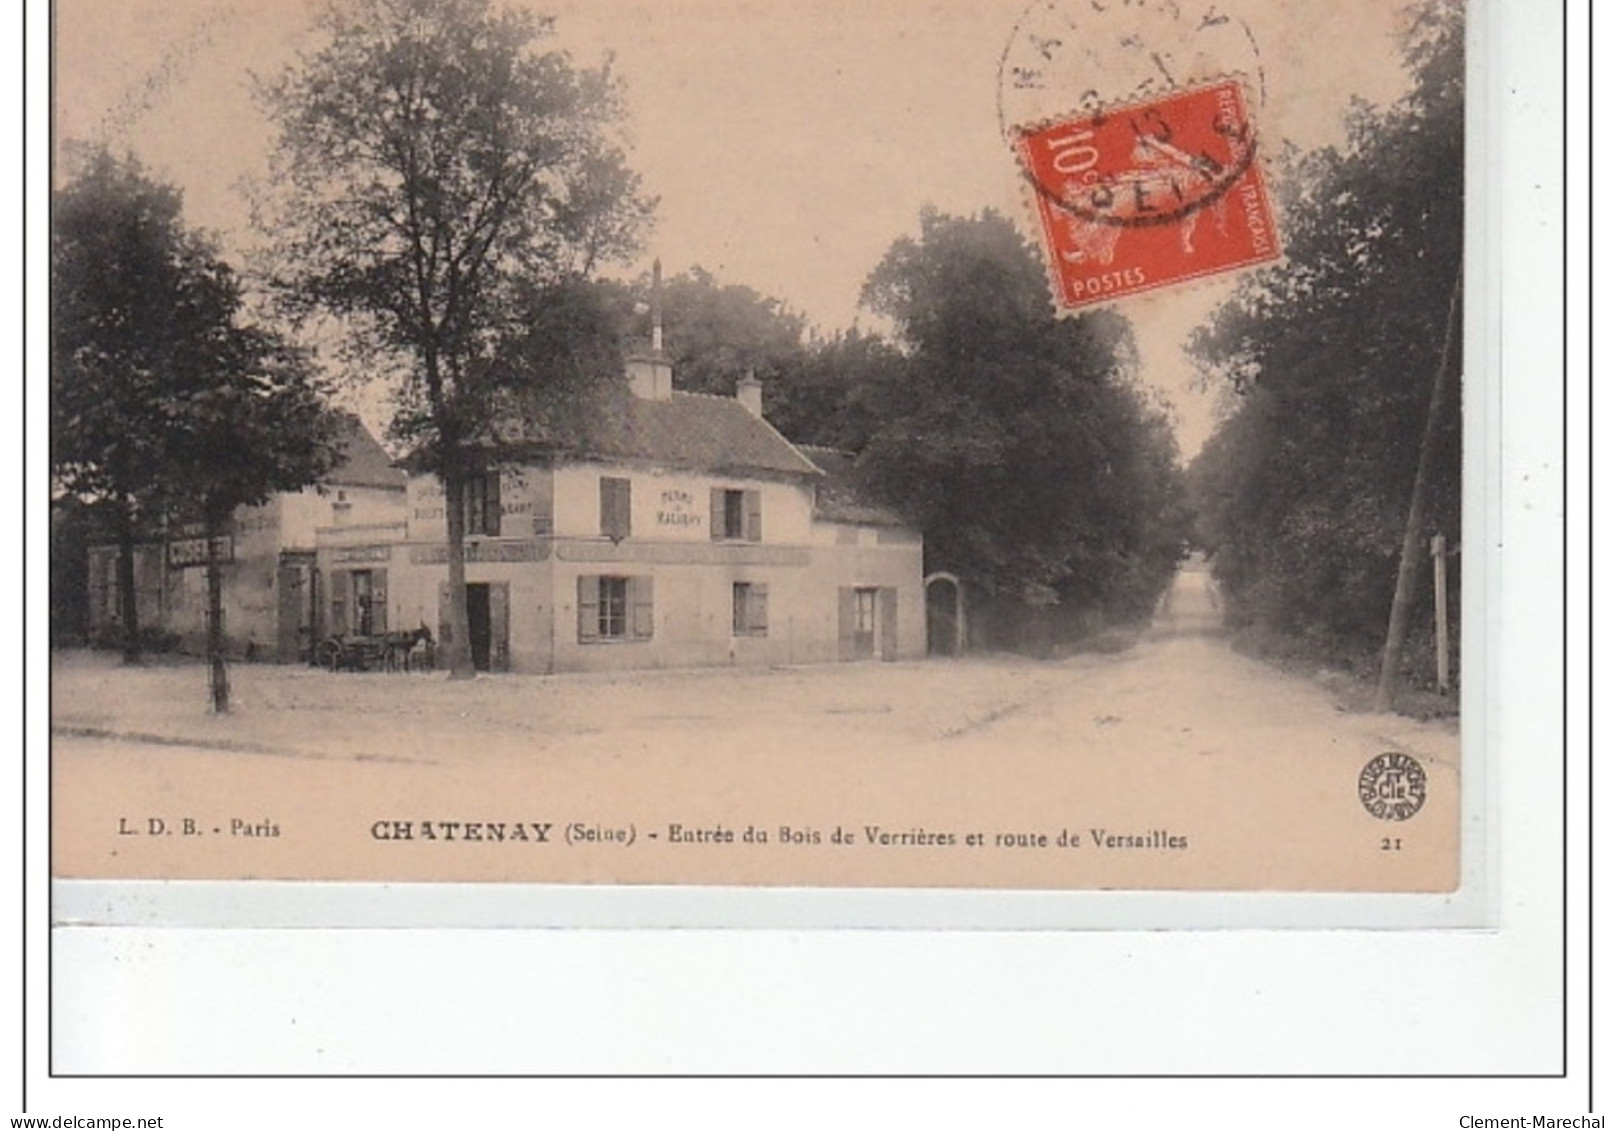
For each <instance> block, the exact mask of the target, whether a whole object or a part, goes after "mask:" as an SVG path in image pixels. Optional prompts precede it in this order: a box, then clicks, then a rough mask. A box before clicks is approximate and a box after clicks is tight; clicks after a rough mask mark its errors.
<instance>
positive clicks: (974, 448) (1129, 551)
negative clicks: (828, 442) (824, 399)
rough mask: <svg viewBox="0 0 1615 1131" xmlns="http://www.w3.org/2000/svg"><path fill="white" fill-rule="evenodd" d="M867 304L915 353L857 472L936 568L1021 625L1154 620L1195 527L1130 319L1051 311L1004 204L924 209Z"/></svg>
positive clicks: (881, 399) (879, 274)
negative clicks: (948, 211)
mask: <svg viewBox="0 0 1615 1131" xmlns="http://www.w3.org/2000/svg"><path fill="white" fill-rule="evenodd" d="M864 301H865V303H866V304H867V305H868V306H869V307H870V308H872V309H873V310H874V311H876V312H877V313H880V314H884V315H887V316H889V317H890V318H891V319H892V320H893V322H894V324H895V326H896V329H897V334H898V339H899V345H900V347H901V348H902V350H903V357H902V358H901V364H900V365H899V366H898V367H897V371H896V374H895V376H894V379H892V380H889V381H887V382H886V383H885V384H884V386H883V388H882V390H881V392H880V393H879V395H878V396H877V397H876V398H874V404H873V408H874V409H875V410H876V411H875V412H874V413H873V415H874V416H875V417H877V418H878V419H879V421H880V423H879V425H878V426H876V427H875V429H874V431H873V434H872V435H871V437H870V439H869V443H868V446H867V447H866V448H865V450H864V451H863V453H862V455H861V457H860V460H859V467H860V470H861V473H862V474H863V475H864V476H866V478H867V479H868V482H869V483H870V485H871V486H872V487H873V488H874V489H875V490H877V491H879V492H880V493H882V494H884V495H885V496H886V497H887V498H888V499H889V500H891V501H892V502H893V503H894V504H896V505H897V506H899V507H900V508H901V509H903V510H904V511H906V512H907V513H909V514H910V515H912V516H913V517H914V518H915V519H916V520H917V521H918V522H919V524H920V525H921V527H922V528H923V530H924V533H925V538H926V555H927V563H926V564H927V567H928V568H945V569H949V570H952V571H954V572H956V573H959V574H960V575H962V576H964V577H965V578H967V579H969V580H970V581H971V582H972V583H973V584H974V585H976V586H978V587H979V588H981V589H984V590H986V591H987V593H989V594H990V595H993V596H994V597H996V598H998V599H999V601H1000V602H1001V603H1004V604H1007V605H1008V606H1009V607H1011V608H1012V609H1014V610H1015V614H1016V617H1015V619H1016V620H1018V621H1019V622H1020V625H1021V627H1022V628H1026V627H1028V626H1030V625H1032V624H1033V623H1034V622H1038V621H1041V622H1043V623H1044V624H1048V623H1050V622H1051V621H1053V620H1063V621H1064V624H1065V627H1066V628H1068V629H1069V630H1071V631H1080V630H1082V629H1084V628H1088V627H1092V626H1094V625H1096V624H1098V623H1101V622H1103V621H1104V620H1107V619H1110V618H1132V617H1137V616H1141V615H1144V614H1146V613H1147V612H1148V611H1149V609H1150V608H1151V607H1152V606H1153V604H1154V601H1155V599H1156V597H1157V596H1158V595H1159V593H1160V592H1161V590H1162V588H1163V587H1164V586H1165V584H1166V583H1167V582H1168V581H1169V580H1170V578H1171V576H1172V573H1173V570H1174V569H1175V566H1176V563H1177V561H1178V558H1179V557H1180V554H1181V544H1182V538H1183V534H1184V533H1185V531H1184V530H1183V529H1182V527H1183V512H1182V506H1181V499H1180V491H1181V484H1180V482H1179V472H1178V468H1177V449H1176V446H1175V443H1174V441H1173V438H1172V431H1171V428H1170V424H1169V421H1168V419H1167V417H1166V416H1165V414H1164V412H1163V411H1162V410H1161V409H1160V408H1159V407H1158V406H1156V405H1154V404H1152V403H1151V402H1150V400H1149V399H1148V398H1147V397H1146V396H1145V395H1144V394H1143V392H1142V391H1141V390H1140V388H1139V386H1138V384H1137V382H1136V378H1135V372H1136V367H1137V355H1136V349H1135V347H1134V344H1133V339H1132V328H1131V326H1130V324H1129V323H1128V322H1127V321H1126V320H1125V319H1123V318H1122V317H1120V316H1119V315H1117V314H1114V313H1110V312H1100V313H1095V314H1087V315H1083V316H1081V317H1078V318H1074V319H1069V320H1062V319H1057V318H1055V317H1054V315H1053V312H1052V309H1051V307H1050V304H1049V300H1048V296H1047V292H1046V289H1045V281H1044V277H1043V274H1042V269H1041V268H1040V266H1039V265H1038V262H1037V260H1036V258H1035V255H1034V253H1033V251H1032V250H1031V248H1030V247H1028V246H1027V244H1026V243H1025V241H1024V240H1023V239H1022V238H1021V237H1020V235H1019V234H1018V233H1017V232H1016V230H1015V228H1014V227H1013V225H1012V224H1010V222H1009V221H1008V220H1006V219H1004V218H1003V217H1002V216H999V215H997V214H995V213H992V212H985V213H982V214H981V215H979V216H976V217H972V218H969V219H960V218H956V217H948V216H942V215H938V214H936V213H934V212H929V211H928V212H927V213H925V214H924V215H923V216H922V217H921V224H920V236H919V239H918V240H915V239H911V238H906V237H905V238H903V239H900V240H898V241H897V242H896V243H894V244H893V245H892V247H891V249H890V250H889V251H888V252H887V254H886V256H885V258H884V259H883V260H882V261H881V263H880V264H879V265H878V266H877V267H876V268H875V270H874V272H873V273H872V274H871V275H870V277H869V280H868V282H867V284H866V286H865V290H864ZM1055 606H1060V607H1061V612H1060V613H1059V614H1051V613H1050V612H1049V610H1050V609H1052V608H1054V607H1055Z"/></svg>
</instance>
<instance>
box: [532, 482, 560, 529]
mask: <svg viewBox="0 0 1615 1131" xmlns="http://www.w3.org/2000/svg"><path fill="white" fill-rule="evenodd" d="M527 493H528V497H529V498H531V499H532V500H533V533H534V534H537V535H544V534H551V533H554V531H555V481H554V478H553V477H552V476H551V475H550V473H549V472H548V471H543V472H534V473H531V474H529V475H528V477H527Z"/></svg>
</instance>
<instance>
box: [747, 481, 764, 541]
mask: <svg viewBox="0 0 1615 1131" xmlns="http://www.w3.org/2000/svg"><path fill="white" fill-rule="evenodd" d="M762 540H763V493H762V492H761V491H747V492H746V541H748V542H761V541H762Z"/></svg>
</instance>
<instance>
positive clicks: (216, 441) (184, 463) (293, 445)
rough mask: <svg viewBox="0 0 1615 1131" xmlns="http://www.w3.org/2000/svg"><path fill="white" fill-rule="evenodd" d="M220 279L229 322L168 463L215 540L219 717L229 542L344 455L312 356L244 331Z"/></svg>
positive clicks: (214, 671)
mask: <svg viewBox="0 0 1615 1131" xmlns="http://www.w3.org/2000/svg"><path fill="white" fill-rule="evenodd" d="M219 281H220V284H221V287H222V290H223V297H224V298H225V300H226V308H227V309H228V311H229V315H228V316H227V317H226V318H225V319H224V320H222V321H221V322H219V323H218V324H217V325H216V326H215V327H214V332H213V333H212V334H211V335H209V336H208V338H207V339H206V340H205V341H203V342H201V343H198V347H199V348H197V349H196V350H195V351H194V353H193V354H192V356H191V357H190V358H188V359H187V361H188V364H187V365H186V367H185V368H184V369H183V370H182V371H181V373H180V377H181V381H180V382H179V383H178V387H177V388H176V389H175V390H174V393H173V395H172V397H171V399H170V401H169V408H170V412H171V415H172V418H173V421H174V433H173V442H174V449H173V450H172V451H171V452H170V453H169V455H168V457H167V459H166V460H165V464H166V468H167V472H168V475H169V476H170V479H171V487H170V493H171V495H172V497H173V498H174V500H175V504H176V511H177V512H178V513H179V514H181V515H186V514H189V515H194V516H197V517H199V518H200V520H201V524H202V531H203V536H204V537H205V538H206V539H207V551H208V553H207V659H208V673H209V678H208V687H209V694H210V700H211V703H212V706H213V710H214V711H215V712H219V713H223V712H225V711H228V710H229V709H230V685H229V681H228V678H227V675H226V670H225V662H224V616H223V611H222V601H221V598H222V593H223V568H222V567H223V562H222V560H221V559H220V557H219V553H218V548H219V543H220V540H221V538H222V536H223V535H224V534H225V533H226V532H227V531H228V529H229V522H230V518H231V516H232V515H234V514H235V512H236V510H237V509H238V508H240V507H244V506H254V505H257V504H259V503H263V502H266V501H267V500H268V499H269V498H270V496H271V495H273V494H275V493H277V492H280V491H296V490H298V489H299V488H302V487H306V486H308V485H309V484H311V483H315V482H317V481H318V480H319V478H320V477H321V476H322V475H324V474H325V473H326V472H328V471H329V470H331V468H332V467H333V466H335V464H336V461H337V458H338V452H337V442H336V441H337V432H336V417H335V415H334V414H333V413H332V412H331V411H330V409H329V408H328V406H327V403H326V400H325V396H324V391H325V390H324V389H323V386H322V385H321V383H320V382H319V380H318V379H317V377H316V376H315V373H314V370H313V368H312V366H311V365H310V363H309V360H308V359H307V357H306V356H304V355H303V354H302V353H300V352H299V351H297V350H294V349H292V348H291V347H290V346H288V345H287V344H286V343H285V342H284V341H283V340H282V339H281V338H280V337H279V336H277V335H276V334H274V333H271V332H269V331H267V330H264V329H261V328H258V327H253V326H243V325H239V324H237V323H236V321H235V320H234V316H235V314H236V312H238V311H239V309H240V295H239V292H238V291H237V290H236V288H235V286H234V283H233V280H232V279H231V278H230V276H229V275H228V274H221V277H220V280H219Z"/></svg>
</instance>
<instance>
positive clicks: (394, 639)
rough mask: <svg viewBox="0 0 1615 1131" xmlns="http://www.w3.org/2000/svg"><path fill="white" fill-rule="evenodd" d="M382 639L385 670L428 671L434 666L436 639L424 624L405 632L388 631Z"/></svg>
mask: <svg viewBox="0 0 1615 1131" xmlns="http://www.w3.org/2000/svg"><path fill="white" fill-rule="evenodd" d="M382 641H383V643H382V663H383V666H384V667H385V668H386V670H387V671H390V672H408V671H416V670H419V671H430V670H431V669H432V667H433V666H434V661H435V659H436V652H437V641H436V640H434V639H433V638H432V630H431V629H429V628H427V627H426V625H425V624H422V625H421V626H420V627H419V628H412V629H410V630H409V631H407V632H389V633H387V634H386V635H385V636H384V637H382Z"/></svg>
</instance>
